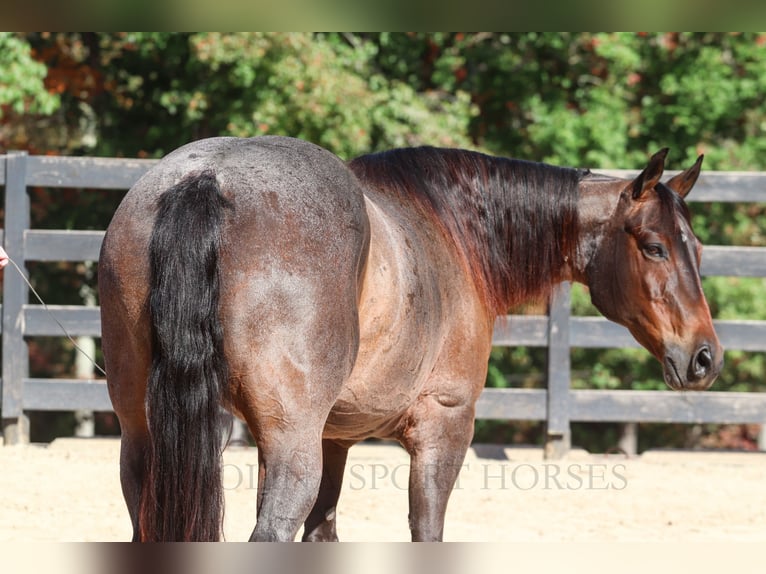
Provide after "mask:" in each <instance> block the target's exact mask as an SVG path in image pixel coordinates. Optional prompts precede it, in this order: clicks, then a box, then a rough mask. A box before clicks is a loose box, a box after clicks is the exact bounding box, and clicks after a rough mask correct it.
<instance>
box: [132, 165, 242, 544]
mask: <svg viewBox="0 0 766 574" xmlns="http://www.w3.org/2000/svg"><path fill="white" fill-rule="evenodd" d="M229 207H230V203H229V202H228V201H227V200H226V199H225V198H224V197H223V196H222V195H221V191H220V188H219V187H218V183H217V182H216V178H215V174H214V173H213V172H212V171H202V172H195V173H192V174H189V175H188V176H186V177H185V178H184V179H183V180H181V181H180V182H179V183H178V184H176V185H175V186H173V187H172V188H170V189H168V190H167V191H166V192H164V193H163V194H162V196H161V197H160V200H159V211H158V214H157V220H156V222H155V224H154V230H153V231H152V238H151V243H150V247H149V258H150V264H151V291H150V301H149V304H150V312H151V323H152V369H151V373H150V375H149V383H148V388H147V393H146V409H147V417H148V421H149V435H150V438H151V452H150V453H149V474H148V480H145V482H144V486H143V492H142V495H141V510H140V532H141V539H142V540H148V541H183V540H193V541H211V540H218V539H219V538H220V534H221V525H222V521H223V485H222V477H221V448H222V446H221V445H222V439H223V424H222V421H221V405H222V401H224V400H225V398H226V397H225V393H226V388H227V366H226V360H225V358H224V354H223V334H222V330H221V325H220V322H219V318H218V301H219V291H220V287H219V283H220V279H219V270H218V267H219V266H218V253H219V248H220V243H221V228H222V225H223V220H224V215H225V213H224V211H225V209H227V208H229Z"/></svg>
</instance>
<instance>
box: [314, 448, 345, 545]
mask: <svg viewBox="0 0 766 574" xmlns="http://www.w3.org/2000/svg"><path fill="white" fill-rule="evenodd" d="M348 449H349V446H348V445H347V444H340V443H337V442H335V441H333V440H329V439H325V440H323V441H322V482H321V484H320V486H319V496H317V500H316V502H315V503H314V508H312V509H311V513H310V514H309V516H308V518H307V519H306V522H305V524H304V525H303V540H304V542H337V540H338V532H337V530H336V515H335V513H336V506H337V504H338V498H340V489H341V486H342V484H343V471H344V469H345V467H346V459H347V458H348Z"/></svg>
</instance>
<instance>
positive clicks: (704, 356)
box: [692, 347, 713, 379]
mask: <svg viewBox="0 0 766 574" xmlns="http://www.w3.org/2000/svg"><path fill="white" fill-rule="evenodd" d="M712 367H713V355H712V354H711V353H710V348H709V347H702V348H701V349H700V350H699V351H697V354H696V355H695V357H694V364H693V367H692V368H693V371H694V375H695V376H696V377H697V378H698V379H701V378H702V377H704V376H705V375H706V374H707V373H708V371H710V369H711V368H712Z"/></svg>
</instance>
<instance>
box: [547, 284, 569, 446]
mask: <svg viewBox="0 0 766 574" xmlns="http://www.w3.org/2000/svg"><path fill="white" fill-rule="evenodd" d="M570 289H571V286H570V284H569V283H568V282H567V283H562V284H561V285H559V286H558V287H557V288H556V290H555V291H554V293H553V296H552V297H551V303H550V312H549V317H548V407H547V428H546V436H545V458H546V459H554V460H555V459H560V458H563V457H565V456H566V455H567V453H568V452H569V449H570V447H571V445H572V435H571V431H570V428H569V383H570V367H571V360H570V353H569V316H570V313H571V303H570V299H571V296H570Z"/></svg>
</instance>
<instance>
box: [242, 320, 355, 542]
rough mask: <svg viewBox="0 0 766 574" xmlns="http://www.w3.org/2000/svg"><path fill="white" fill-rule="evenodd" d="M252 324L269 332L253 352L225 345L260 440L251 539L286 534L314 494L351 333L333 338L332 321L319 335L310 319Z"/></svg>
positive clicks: (349, 359) (292, 532) (347, 365)
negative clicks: (277, 325) (276, 325)
mask: <svg viewBox="0 0 766 574" xmlns="http://www.w3.org/2000/svg"><path fill="white" fill-rule="evenodd" d="M336 325H337V323H336ZM257 328H258V331H259V332H263V333H265V334H267V335H270V336H271V341H270V342H269V343H266V342H265V339H263V338H262V339H261V342H263V343H264V344H263V345H262V346H260V345H257V346H256V348H257V349H258V350H259V353H258V357H257V359H254V358H253V355H252V354H251V353H252V352H251V349H250V348H249V347H248V346H247V345H242V346H240V347H237V348H236V349H234V348H232V349H231V352H230V353H229V364H230V366H231V372H232V375H233V377H234V380H235V381H236V382H235V383H234V391H235V392H234V393H233V395H234V396H233V400H234V403H235V405H234V406H235V408H236V409H237V410H238V411H239V412H240V413H242V414H243V415H244V417H245V419H246V420H247V423H248V426H249V427H250V429H251V431H252V432H253V435H254V438H255V442H256V444H257V446H258V462H259V469H258V473H259V476H258V479H259V480H258V482H259V484H258V518H257V522H256V525H255V528H254V530H253V532H252V535H251V537H250V539H251V540H261V541H289V540H294V539H295V536H296V534H297V533H298V530H299V529H300V527H301V525H302V524H303V523H304V521H305V520H306V519H307V517H308V516H309V513H310V511H311V509H312V507H313V506H314V503H315V501H316V499H317V495H318V492H319V485H320V481H321V479H322V431H323V429H324V426H325V422H326V420H327V415H328V413H329V412H330V408H331V407H332V405H333V403H334V402H335V399H336V397H337V395H338V393H339V391H340V387H341V385H342V384H343V382H344V381H345V380H346V378H347V377H348V375H349V372H350V370H351V365H352V363H353V356H354V353H355V345H356V343H355V342H354V341H355V337H356V334H355V332H354V331H353V330H352V331H351V332H350V333H347V336H348V338H346V337H344V338H343V340H341V341H333V340H332V339H333V336H338V335H337V333H338V332H339V331H342V329H338V330H336V331H333V330H332V325H331V326H330V328H328V329H327V333H325V334H324V337H323V338H322V337H320V336H318V334H317V333H315V332H314V329H313V328H311V326H310V325H309V326H307V325H302V326H300V327H293V328H290V329H284V330H282V329H268V328H264V327H263V326H262V324H259V325H257ZM234 331H237V329H236V328H234ZM275 331H279V332H278V333H276V335H275ZM251 332H253V331H251ZM254 338H257V335H256V334H255V333H254V334H253V336H252V338H251V339H250V340H253V339H254Z"/></svg>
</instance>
